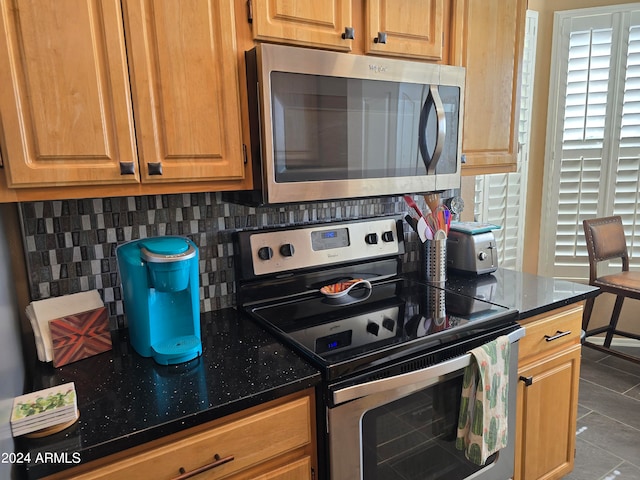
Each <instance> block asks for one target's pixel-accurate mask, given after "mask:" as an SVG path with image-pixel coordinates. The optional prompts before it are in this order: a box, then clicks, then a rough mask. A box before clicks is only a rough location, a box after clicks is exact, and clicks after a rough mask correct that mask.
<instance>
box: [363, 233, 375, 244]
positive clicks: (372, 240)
mask: <svg viewBox="0 0 640 480" xmlns="http://www.w3.org/2000/svg"><path fill="white" fill-rule="evenodd" d="M364 241H365V242H367V243H368V244H369V245H375V244H377V243H378V234H377V233H367V234H366V235H365V237H364Z"/></svg>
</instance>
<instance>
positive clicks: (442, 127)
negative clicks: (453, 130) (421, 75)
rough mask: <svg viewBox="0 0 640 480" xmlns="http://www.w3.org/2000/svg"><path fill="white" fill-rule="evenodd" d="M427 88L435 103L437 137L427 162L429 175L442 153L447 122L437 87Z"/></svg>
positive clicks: (433, 173) (434, 171) (433, 172)
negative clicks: (429, 159) (434, 147)
mask: <svg viewBox="0 0 640 480" xmlns="http://www.w3.org/2000/svg"><path fill="white" fill-rule="evenodd" d="M429 89H430V90H431V95H432V97H433V102H434V104H435V110H436V116H437V118H438V122H437V123H438V139H437V141H436V149H435V151H434V152H433V156H432V157H431V162H430V163H429V168H428V169H427V173H428V174H429V175H435V173H436V166H437V165H438V161H439V160H440V156H441V155H442V149H443V148H444V140H445V137H446V135H447V122H446V118H445V114H444V105H442V99H441V98H440V94H439V93H438V87H437V86H436V85H431V86H430V87H429ZM461 143H462V142H461ZM458 167H459V165H458Z"/></svg>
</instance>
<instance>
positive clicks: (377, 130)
mask: <svg viewBox="0 0 640 480" xmlns="http://www.w3.org/2000/svg"><path fill="white" fill-rule="evenodd" d="M438 90H439V92H440V96H441V98H442V102H443V107H444V110H445V116H446V119H447V120H446V140H445V143H444V147H443V152H442V156H441V158H440V161H439V162H438V167H437V168H436V173H455V171H456V168H457V143H458V142H457V132H458V104H459V99H460V90H459V88H457V87H446V86H442V87H439V89H438ZM428 92H429V85H420V84H414V83H400V82H388V81H380V80H362V79H353V78H341V77H328V76H320V75H306V74H299V73H287V72H272V73H271V108H272V125H273V144H274V147H273V148H274V152H273V154H274V163H275V177H276V182H279V183H284V182H303V181H322V180H347V179H367V178H392V177H405V176H416V175H426V174H427V167H426V165H425V162H424V161H423V159H422V156H421V154H420V149H419V146H418V145H419V142H418V135H419V129H420V114H421V111H422V108H423V105H425V102H426V100H427V95H428ZM427 103H428V102H427ZM429 105H430V108H429V109H428V110H429V115H427V116H426V125H425V127H424V128H425V138H426V148H427V152H429V153H431V152H433V151H434V150H435V147H436V138H437V122H436V115H435V111H434V109H433V106H431V104H430V103H429Z"/></svg>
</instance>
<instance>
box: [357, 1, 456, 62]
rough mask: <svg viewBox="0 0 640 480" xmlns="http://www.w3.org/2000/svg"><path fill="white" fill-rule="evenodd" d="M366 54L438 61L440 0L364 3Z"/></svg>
mask: <svg viewBox="0 0 640 480" xmlns="http://www.w3.org/2000/svg"><path fill="white" fill-rule="evenodd" d="M365 25H366V29H365V32H366V33H365V39H364V47H365V52H366V53H375V54H380V55H394V56H399V57H410V58H414V59H427V60H441V59H442V51H443V40H444V38H443V37H444V0H414V1H408V2H407V1H405V2H398V1H397V0H395V1H394V0H367V1H366V2H365Z"/></svg>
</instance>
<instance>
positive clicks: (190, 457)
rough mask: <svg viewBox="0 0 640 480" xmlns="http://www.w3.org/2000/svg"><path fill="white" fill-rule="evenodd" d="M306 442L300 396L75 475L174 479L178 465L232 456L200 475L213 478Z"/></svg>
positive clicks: (306, 403) (306, 410)
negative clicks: (230, 458) (231, 458)
mask: <svg viewBox="0 0 640 480" xmlns="http://www.w3.org/2000/svg"><path fill="white" fill-rule="evenodd" d="M310 442H311V408H310V399H309V397H304V398H300V399H297V400H293V401H290V402H288V403H285V404H282V405H279V406H276V407H273V408H271V409H269V410H266V411H263V412H259V413H256V414H253V415H249V416H247V417H245V418H242V419H240V420H236V421H233V422H231V423H229V424H226V425H221V426H219V427H216V428H213V429H212V430H209V431H205V432H201V433H198V434H195V435H193V436H190V437H187V438H184V439H182V440H179V441H176V442H173V443H170V444H167V445H163V446H160V447H157V448H154V449H152V450H149V451H147V452H143V453H140V454H137V455H133V456H131V457H129V458H126V459H124V460H121V461H117V462H115V463H112V464H110V465H106V466H104V467H102V468H98V469H95V470H92V471H91V472H89V473H88V474H86V475H80V476H78V477H73V478H76V479H88V478H91V479H107V478H113V479H120V478H154V479H172V478H175V477H177V476H179V475H180V473H181V472H180V469H181V468H182V469H184V471H185V472H191V471H194V470H197V469H201V467H203V466H205V465H208V464H211V463H212V462H214V461H215V460H214V456H219V458H220V459H226V458H229V457H233V460H230V461H228V462H226V463H223V464H222V465H218V466H216V467H214V468H211V469H208V470H206V471H205V472H204V473H202V474H201V475H200V476H198V478H208V479H217V478H222V477H226V476H227V475H230V474H232V473H235V472H239V471H241V470H243V469H246V468H248V467H251V466H253V465H257V464H259V463H261V462H263V461H266V460H268V459H270V458H273V457H276V456H278V455H281V454H283V453H285V452H288V451H291V450H293V449H296V448H298V447H302V446H304V445H307V444H308V443H310ZM275 478H279V477H277V476H276V477H275ZM283 478H287V477H283Z"/></svg>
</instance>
